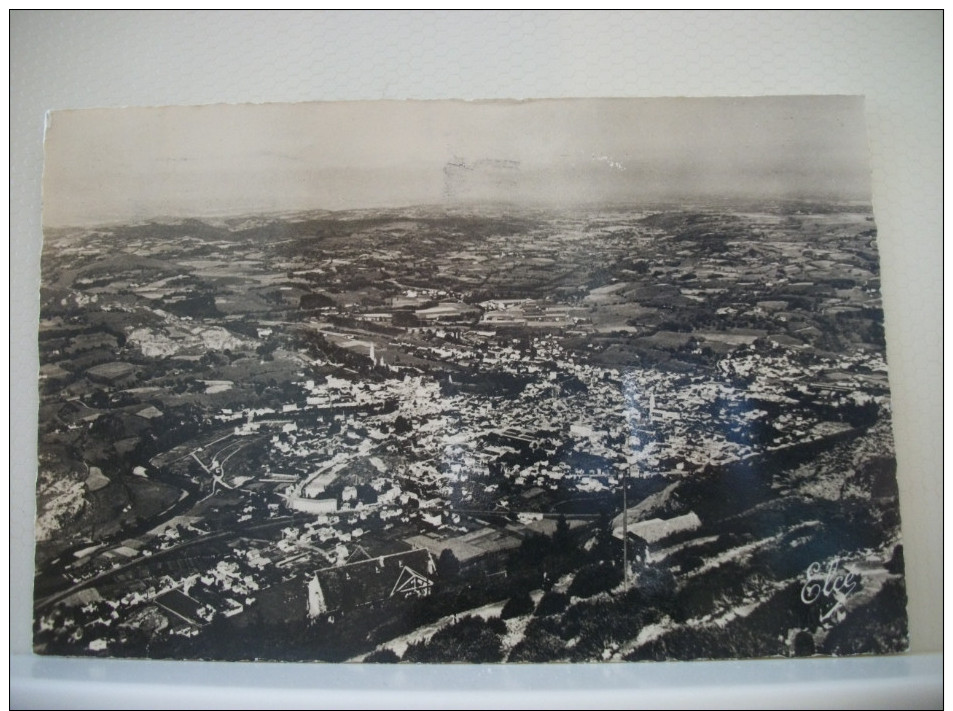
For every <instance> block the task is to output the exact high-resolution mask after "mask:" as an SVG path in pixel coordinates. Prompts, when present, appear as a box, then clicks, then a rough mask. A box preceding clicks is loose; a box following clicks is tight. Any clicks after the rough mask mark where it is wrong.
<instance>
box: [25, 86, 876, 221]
mask: <svg viewBox="0 0 953 711" xmlns="http://www.w3.org/2000/svg"><path fill="white" fill-rule="evenodd" d="M834 194H839V195H841V196H843V197H848V198H868V197H869V195H870V176H869V172H868V157H867V140H866V130H865V125H864V120H863V101H862V99H860V98H858V97H769V98H748V99H721V98H715V99H600V100H591V99H586V100H552V101H528V102H479V103H470V102H424V101H406V102H401V101H389V102H340V103H312V104H260V105H254V104H246V105H234V106H233V105H215V106H202V107H166V108H146V109H102V110H81V111H61V112H55V113H53V114H52V115H51V118H50V123H49V126H48V130H47V134H46V166H45V172H44V179H43V203H44V221H45V223H46V224H47V225H80V224H95V223H100V222H113V221H123V220H138V219H145V218H149V217H158V216H183V217H184V216H203V215H225V214H248V213H254V212H258V211H262V212H264V211H278V210H297V209H330V210H335V209H347V208H360V207H383V206H402V205H415V204H439V203H446V204H456V203H460V202H467V201H472V200H508V201H523V202H527V203H558V204H574V203H589V202H593V201H602V200H605V201H610V202H633V203H638V202H639V201H642V200H651V199H657V198H679V197H684V198H691V197H695V196H700V195H727V196H734V195H744V196H752V197H784V196H792V197H794V196H826V195H834Z"/></svg>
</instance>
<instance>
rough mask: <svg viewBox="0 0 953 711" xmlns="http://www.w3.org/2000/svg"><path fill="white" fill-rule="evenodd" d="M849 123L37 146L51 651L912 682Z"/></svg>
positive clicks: (141, 137) (772, 105)
mask: <svg viewBox="0 0 953 711" xmlns="http://www.w3.org/2000/svg"><path fill="white" fill-rule="evenodd" d="M870 198H871V195H870V178H869V172H868V166H867V144H866V133H865V125H864V117H863V100H862V99H860V98H857V97H830V96H828V97H768V98H743V99H741V98H739V99H735V98H712V99H614V100H589V99H587V100H552V101H525V102H505V101H497V102H449V101H447V102H399V101H394V102H341V103H313V104H293V105H245V106H226V105H221V106H204V107H168V108H148V109H131V108H127V109H112V110H84V111H64V112H56V113H53V114H51V116H50V117H49V123H48V128H47V136H46V167H45V174H44V182H43V204H44V206H43V224H44V247H43V254H42V285H41V292H42V304H41V320H40V324H39V332H38V333H39V335H38V337H39V353H40V374H39V391H40V409H39V467H38V478H37V491H36V495H37V519H36V577H35V581H34V646H35V650H36V651H37V652H38V653H42V654H57V655H94V656H111V657H145V658H155V659H217V660H253V659H261V660H302V661H333V662H345V661H353V662H362V661H363V662H514V663H515V662H567V661H569V662H604V661H637V660H688V659H728V658H731V659H742V658H756V657H795V656H810V655H848V654H868V653H876V654H883V653H894V652H899V651H903V650H905V649H906V648H907V644H908V642H907V622H906V593H905V587H904V577H903V567H904V566H903V548H902V542H901V535H900V519H899V508H898V501H897V483H896V459H895V455H894V444H893V436H892V430H891V411H890V390H889V386H888V380H887V364H886V357H885V356H886V354H885V344H884V330H883V311H882V308H881V299H880V283H879V273H880V272H879V265H878V254H877V231H876V227H875V225H874V215H873V209H872V206H871V202H870Z"/></svg>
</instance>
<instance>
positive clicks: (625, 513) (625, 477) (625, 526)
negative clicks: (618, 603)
mask: <svg viewBox="0 0 953 711" xmlns="http://www.w3.org/2000/svg"><path fill="white" fill-rule="evenodd" d="M628 483H629V467H628V466H626V467H625V469H623V470H622V586H623V590H625V592H629V500H628V492H627V491H626V489H627V488H628Z"/></svg>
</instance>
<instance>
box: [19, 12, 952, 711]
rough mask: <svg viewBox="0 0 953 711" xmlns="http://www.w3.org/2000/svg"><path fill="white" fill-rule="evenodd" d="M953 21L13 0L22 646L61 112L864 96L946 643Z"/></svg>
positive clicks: (900, 448) (914, 537)
mask: <svg viewBox="0 0 953 711" xmlns="http://www.w3.org/2000/svg"><path fill="white" fill-rule="evenodd" d="M942 21H943V17H942V14H941V13H940V12H938V11H922V12H870V11H861V12H820V11H794V12H772V11H767V12H753V13H752V12H718V11H712V12H707V11H706V12H655V11H653V12H611V13H608V12H598V13H596V12H580V13H576V12H573V13H538V12H516V13H501V12H488V13H480V12H477V13H462V12H447V13H444V12H440V13H403V12H398V13H378V12H373V13H357V12H331V13H323V12H303V13H302V12H261V13H246V12H227V13H219V12H185V11H182V12H20V11H14V12H12V13H11V15H10V70H11V87H10V101H11V127H10V137H11V143H10V151H11V152H10V170H11V173H10V178H11V193H10V209H11V233H10V255H11V305H12V311H11V358H12V362H11V368H12V370H11V374H12V379H11V400H12V405H13V407H12V408H11V412H12V413H18V414H16V415H15V416H13V417H11V432H10V434H11V438H10V441H11V470H10V475H11V476H10V493H11V509H10V515H11V529H10V532H11V568H10V575H11V590H10V593H11V613H12V614H11V652H13V653H14V654H28V653H29V650H30V648H31V642H30V639H31V625H30V621H31V617H32V614H31V595H32V590H31V584H30V581H31V580H32V575H33V562H32V555H33V528H32V526H33V515H34V504H33V487H34V481H35V475H36V411H37V410H36V408H37V393H36V373H37V367H38V366H37V348H36V323H37V318H38V310H39V298H38V293H37V288H38V283H39V256H40V246H41V232H40V177H41V171H42V162H43V154H42V139H43V125H44V123H43V117H44V112H45V111H47V110H48V109H65V108H84V107H108V106H128V105H146V106H149V105H163V104H207V103H219V102H226V103H235V102H266V101H268V102H286V101H313V100H323V101H324V100H335V99H381V98H387V99H400V98H419V99H436V98H474V99H476V98H531V97H555V96H581V97H585V96H707V95H757V94H835V93H836V94H864V95H866V97H867V119H868V129H869V140H870V150H871V167H872V172H873V189H874V195H873V198H874V212H875V216H876V220H877V226H878V228H879V239H880V255H881V265H882V277H883V280H882V283H883V296H884V308H885V312H886V329H887V344H888V348H887V352H888V361H889V365H890V377H891V386H892V390H893V403H894V421H895V425H894V426H895V433H896V437H897V457H898V462H899V474H898V479H899V483H900V489H901V512H902V517H903V528H904V537H905V542H906V546H905V548H906V561H907V585H908V594H909V614H910V631H911V641H912V650H913V651H916V652H937V651H940V650H941V645H942V636H941V635H942V624H941V620H942V597H941V596H942V579H941V572H940V571H941V569H942V533H941V532H942V431H941V421H942V410H941V408H942V389H941V382H942V362H941V337H942V324H941V296H942V264H941V251H942V187H941V186H942V39H943V38H942ZM580 683H583V682H580ZM567 698H568V697H567Z"/></svg>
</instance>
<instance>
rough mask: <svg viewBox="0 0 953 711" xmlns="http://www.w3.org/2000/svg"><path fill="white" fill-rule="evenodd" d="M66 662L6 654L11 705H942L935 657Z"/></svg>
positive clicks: (650, 706) (533, 706) (913, 707)
mask: <svg viewBox="0 0 953 711" xmlns="http://www.w3.org/2000/svg"><path fill="white" fill-rule="evenodd" d="M71 661H73V660H65V659H55V658H37V657H32V658H31V657H18V658H14V659H13V664H12V667H11V672H12V676H13V680H14V684H13V687H12V689H11V702H12V707H13V708H90V707H95V708H221V707H225V706H227V707H232V708H318V707H320V708H342V707H347V708H396V709H403V708H435V709H444V708H489V707H493V708H733V709H742V708H750V709H770V708H904V709H920V708H939V707H940V706H941V704H942V698H941V695H942V684H941V680H940V674H941V671H942V669H941V659H940V657H939V655H911V656H906V657H867V658H853V659H801V660H797V661H787V660H758V661H747V662H681V663H679V662H657V663H655V662H648V663H644V664H611V665H605V664H586V665H577V666H571V667H570V665H566V664H551V665H548V666H547V665H535V664H527V665H498V664H489V665H483V666H465V665H414V666H409V667H408V666H384V667H381V666H371V665H356V664H352V665H344V666H337V667H328V666H323V667H317V668H314V667H311V668H310V669H309V668H308V667H307V665H300V664H234V663H232V664H230V663H228V662H206V663H201V662H183V663H173V662H152V663H148V662H136V661H129V660H124V661H103V660H90V661H88V662H87V663H86V664H84V665H77V664H75V663H73V664H71V663H70V662H71ZM305 672H307V673H305ZM329 672H333V673H329ZM315 678H317V679H318V680H319V681H318V682H317V683H315Z"/></svg>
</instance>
